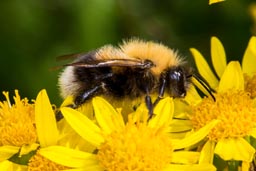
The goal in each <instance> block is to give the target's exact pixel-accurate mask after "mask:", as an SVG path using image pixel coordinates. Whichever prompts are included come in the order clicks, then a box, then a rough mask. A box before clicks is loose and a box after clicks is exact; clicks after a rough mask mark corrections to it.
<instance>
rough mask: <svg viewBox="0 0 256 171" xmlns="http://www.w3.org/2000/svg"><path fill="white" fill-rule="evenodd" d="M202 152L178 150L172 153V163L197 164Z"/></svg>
mask: <svg viewBox="0 0 256 171" xmlns="http://www.w3.org/2000/svg"><path fill="white" fill-rule="evenodd" d="M199 156H200V153H199V152H195V151H177V152H173V153H172V163H179V164H195V163H197V162H198V159H199Z"/></svg>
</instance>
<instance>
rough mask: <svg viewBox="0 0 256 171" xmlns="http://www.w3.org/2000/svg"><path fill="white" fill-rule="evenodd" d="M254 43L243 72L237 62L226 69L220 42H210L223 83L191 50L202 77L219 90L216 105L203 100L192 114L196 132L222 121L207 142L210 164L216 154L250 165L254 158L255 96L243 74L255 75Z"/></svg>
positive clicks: (250, 44)
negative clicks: (251, 143)
mask: <svg viewBox="0 0 256 171" xmlns="http://www.w3.org/2000/svg"><path fill="white" fill-rule="evenodd" d="M255 39H256V38H255V37H252V38H251V40H250V42H249V44H248V47H247V49H246V51H245V54H244V57H243V70H242V68H241V66H240V64H239V62H237V61H231V62H229V63H228V65H227V64H226V56H225V51H224V48H223V46H222V44H221V42H220V41H219V40H218V39H217V38H216V37H213V38H212V39H211V54H212V63H213V66H214V68H215V71H216V73H217V75H218V77H219V78H220V80H218V79H217V77H216V76H215V75H214V74H213V72H212V71H211V69H210V67H209V65H208V64H207V63H206V61H205V59H204V58H203V57H202V55H201V54H200V53H199V52H198V51H197V50H196V49H193V48H192V49H191V52H192V54H193V55H194V58H195V61H196V65H197V67H198V71H199V73H200V74H201V75H202V76H203V77H204V78H205V79H206V80H207V81H208V82H209V84H210V85H211V87H213V89H215V90H216V93H215V94H214V96H215V98H216V101H214V100H213V99H212V98H210V97H209V98H203V99H202V100H201V102H200V103H196V104H195V105H194V106H193V107H192V108H193V112H192V114H191V121H192V125H193V127H194V128H195V129H200V128H201V127H203V126H204V125H205V124H207V123H208V122H210V121H211V120H215V119H218V120H220V123H219V124H217V125H216V126H215V128H213V129H212V130H211V131H210V133H209V134H208V141H207V143H206V144H205V146H204V147H203V149H202V153H205V154H208V155H209V156H212V157H209V160H211V161H212V160H213V153H215V154H218V155H219V156H220V157H221V158H222V159H224V160H238V161H244V162H251V161H252V159H253V156H254V154H255V149H254V148H253V147H252V146H251V145H250V143H249V140H248V137H250V136H252V137H254V138H255V137H256V124H255V123H256V107H255V103H254V101H253V97H252V96H251V95H252V94H251V92H249V91H248V88H247V87H248V86H246V84H245V83H244V73H248V74H250V75H249V76H251V75H253V74H255V72H254V71H255V69H254V68H255V67H254V66H252V62H255V60H256V55H255V54H256V53H254V52H256V51H255V48H256V45H255ZM202 64H203V66H202ZM243 72H244V73H243ZM254 87H255V86H254ZM254 89H255V88H254ZM197 97H198V96H197ZM191 99H192V98H191ZM210 154H211V155H210Z"/></svg>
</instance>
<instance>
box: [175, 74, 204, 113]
mask: <svg viewBox="0 0 256 171" xmlns="http://www.w3.org/2000/svg"><path fill="white" fill-rule="evenodd" d="M192 79H193V78H192ZM193 83H194V81H193ZM198 86H200V84H198ZM198 86H197V87H198ZM201 89H202V90H204V88H200V90H201ZM204 93H205V94H207V93H208V92H207V91H205V92H204ZM185 100H186V102H188V103H189V104H192V105H194V104H198V103H199V102H201V101H202V98H201V96H200V95H199V94H198V92H197V90H196V88H195V86H193V85H191V87H190V88H189V90H188V91H187V95H186V97H185ZM175 110H176V106H175Z"/></svg>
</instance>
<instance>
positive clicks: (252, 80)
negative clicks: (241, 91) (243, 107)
mask: <svg viewBox="0 0 256 171" xmlns="http://www.w3.org/2000/svg"><path fill="white" fill-rule="evenodd" d="M244 78H245V91H246V92H249V93H250V95H251V98H255V97H256V74H254V75H253V76H252V77H249V76H248V75H245V76H244Z"/></svg>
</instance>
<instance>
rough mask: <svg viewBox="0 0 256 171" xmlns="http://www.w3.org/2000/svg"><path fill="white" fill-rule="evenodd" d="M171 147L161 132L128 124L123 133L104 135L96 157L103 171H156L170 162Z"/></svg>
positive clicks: (145, 126) (157, 129)
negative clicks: (103, 140)
mask: <svg viewBox="0 0 256 171" xmlns="http://www.w3.org/2000/svg"><path fill="white" fill-rule="evenodd" d="M172 152H173V149H172V144H171V140H170V137H169V136H168V134H167V133H166V132H165V131H164V130H163V129H162V128H149V127H148V126H147V123H146V122H144V123H142V122H136V123H134V122H132V121H131V120H129V121H128V122H127V124H126V126H125V128H124V129H123V130H120V131H114V132H112V133H111V134H109V135H107V136H106V138H105V142H104V143H103V144H102V145H101V146H100V147H99V148H98V153H97V157H98V160H99V161H100V164H101V166H102V167H103V168H105V170H107V171H134V170H138V171H159V170H162V169H163V168H164V167H165V166H166V165H167V164H168V163H170V161H171V157H172Z"/></svg>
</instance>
